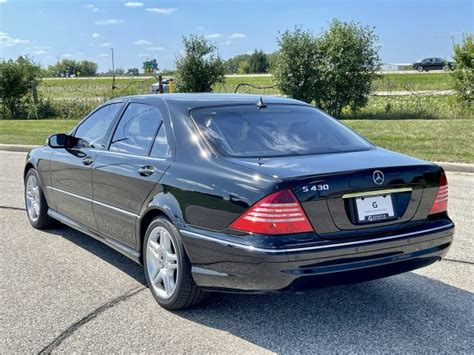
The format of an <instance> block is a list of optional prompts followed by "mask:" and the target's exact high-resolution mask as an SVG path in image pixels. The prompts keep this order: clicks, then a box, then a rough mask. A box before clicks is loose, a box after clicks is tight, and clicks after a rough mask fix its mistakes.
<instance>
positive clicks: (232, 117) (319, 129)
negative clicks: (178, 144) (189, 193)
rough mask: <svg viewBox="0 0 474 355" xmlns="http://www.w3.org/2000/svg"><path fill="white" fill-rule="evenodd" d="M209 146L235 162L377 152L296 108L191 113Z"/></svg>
mask: <svg viewBox="0 0 474 355" xmlns="http://www.w3.org/2000/svg"><path fill="white" fill-rule="evenodd" d="M191 116H192V118H193V120H194V122H195V123H196V124H197V126H198V127H199V130H200V131H201V133H202V134H203V136H204V137H205V138H206V140H207V141H208V142H209V143H210V144H211V145H212V146H213V147H214V149H216V150H217V151H219V152H220V153H221V154H224V155H227V156H231V157H249V158H250V157H256V158H259V157H272V156H291V155H309V154H325V153H335V152H351V151H359V150H367V149H371V148H372V147H373V146H372V145H371V144H370V143H368V142H367V141H366V140H364V139H363V138H361V137H360V136H358V135H357V134H355V133H354V132H352V131H351V130H350V129H348V128H347V127H346V126H344V125H342V124H340V123H339V122H337V121H336V120H335V119H334V118H332V117H330V116H328V115H326V114H325V113H323V112H321V111H319V110H316V109H314V108H311V107H306V106H297V105H268V106H267V107H265V108H261V109H258V108H257V106H256V105H252V106H250V105H249V106H227V107H218V108H215V107H214V108H205V109H197V110H194V111H193V112H192V113H191Z"/></svg>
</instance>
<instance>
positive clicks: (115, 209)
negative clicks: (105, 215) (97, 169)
mask: <svg viewBox="0 0 474 355" xmlns="http://www.w3.org/2000/svg"><path fill="white" fill-rule="evenodd" d="M46 188H47V189H50V190H53V191H57V192H60V193H63V194H65V195H69V196H72V197H75V198H78V199H80V200H83V201H88V202H91V203H95V204H96V205H99V206H103V207H107V208H110V209H112V210H114V211H117V212H120V213H123V214H126V215H128V216H130V217H134V218H136V217H138V215H137V214H136V213H132V212H129V211H126V210H123V209H121V208H118V207H114V206H110V205H107V204H106V203H103V202H99V201H95V200H92V199H90V198H88V197H84V196H81V195H77V194H75V193H72V192H68V191H64V190H61V189H58V188H56V187H52V186H46Z"/></svg>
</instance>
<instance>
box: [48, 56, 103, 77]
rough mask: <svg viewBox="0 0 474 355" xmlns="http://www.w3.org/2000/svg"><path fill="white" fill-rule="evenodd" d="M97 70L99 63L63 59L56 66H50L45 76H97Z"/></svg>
mask: <svg viewBox="0 0 474 355" xmlns="http://www.w3.org/2000/svg"><path fill="white" fill-rule="evenodd" d="M97 68H98V66H97V63H94V62H91V61H89V60H82V61H76V60H73V59H63V60H61V61H59V62H58V63H56V64H54V65H50V66H48V69H46V72H45V76H52V77H55V76H57V77H72V76H95V75H96V74H97Z"/></svg>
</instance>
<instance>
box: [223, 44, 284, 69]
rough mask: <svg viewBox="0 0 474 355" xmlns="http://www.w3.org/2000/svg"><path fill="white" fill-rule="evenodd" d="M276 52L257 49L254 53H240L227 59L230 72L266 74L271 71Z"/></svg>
mask: <svg viewBox="0 0 474 355" xmlns="http://www.w3.org/2000/svg"><path fill="white" fill-rule="evenodd" d="M275 56H276V54H275V53H270V54H267V53H264V52H263V51H262V50H257V49H255V50H254V51H253V53H252V54H239V55H236V56H235V57H232V58H229V59H227V60H226V61H225V70H226V73H228V74H264V73H268V72H269V71H270V68H271V66H272V64H273V62H274V61H275Z"/></svg>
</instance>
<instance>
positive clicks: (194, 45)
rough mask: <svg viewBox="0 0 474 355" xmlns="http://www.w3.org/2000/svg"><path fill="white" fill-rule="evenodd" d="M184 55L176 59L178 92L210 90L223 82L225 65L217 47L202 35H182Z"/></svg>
mask: <svg viewBox="0 0 474 355" xmlns="http://www.w3.org/2000/svg"><path fill="white" fill-rule="evenodd" d="M183 43H184V55H183V56H181V57H179V58H177V59H176V89H177V91H179V92H211V91H212V86H213V85H214V84H216V83H223V82H224V72H225V66H224V62H223V61H222V59H221V58H220V57H219V55H218V53H217V48H216V46H214V45H213V44H211V43H210V42H208V41H207V40H206V39H204V37H200V36H195V35H191V36H190V37H183Z"/></svg>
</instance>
